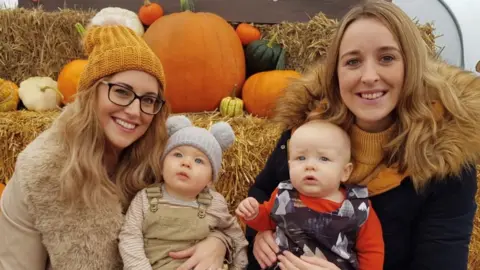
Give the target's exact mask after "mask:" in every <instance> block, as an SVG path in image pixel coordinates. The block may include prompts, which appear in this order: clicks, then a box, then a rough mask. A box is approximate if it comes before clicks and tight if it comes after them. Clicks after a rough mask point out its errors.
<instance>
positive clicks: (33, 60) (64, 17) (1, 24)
mask: <svg viewBox="0 0 480 270" xmlns="http://www.w3.org/2000/svg"><path fill="white" fill-rule="evenodd" d="M93 15H94V13H93V11H76V10H71V9H65V10H60V11H56V12H46V11H43V10H42V9H23V8H19V9H7V10H0V40H1V42H0V52H2V53H1V54H0V74H2V75H1V76H2V78H6V79H8V80H11V81H13V82H15V83H17V84H19V83H20V82H21V81H23V80H24V79H27V78H28V77H31V76H48V77H51V78H53V79H55V80H56V79H57V77H58V73H59V72H60V70H61V68H62V67H63V66H64V65H65V64H66V63H68V62H69V61H71V60H73V59H77V58H81V57H84V52H83V49H82V46H81V43H80V35H79V33H78V32H77V31H76V30H75V26H74V25H75V23H77V22H80V23H82V24H86V22H87V21H88V19H89V18H91V17H92V16H93Z"/></svg>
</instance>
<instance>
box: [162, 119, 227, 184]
mask: <svg viewBox="0 0 480 270" xmlns="http://www.w3.org/2000/svg"><path fill="white" fill-rule="evenodd" d="M167 128H168V134H169V136H170V137H169V138H168V141H167V144H166V146H165V150H164V153H163V155H162V160H163V159H164V158H165V156H166V155H167V154H168V153H170V151H172V150H173V149H174V148H176V147H179V146H182V145H188V146H193V147H195V148H197V149H198V150H200V151H202V152H203V153H204V154H205V155H206V156H207V157H208V159H209V160H210V163H211V164H212V170H213V181H216V180H217V178H218V173H219V171H220V168H221V166H222V156H223V152H224V151H225V150H227V149H228V148H229V147H230V146H231V145H232V144H233V142H234V141H235V134H234V132H233V129H232V127H231V126H230V125H229V124H228V123H226V122H218V123H215V124H213V125H212V126H211V128H210V130H207V129H204V128H200V127H196V126H193V124H192V122H191V121H190V120H189V119H188V118H187V117H185V116H183V115H175V116H170V117H169V118H168V119H167Z"/></svg>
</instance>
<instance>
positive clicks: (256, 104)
mask: <svg viewBox="0 0 480 270" xmlns="http://www.w3.org/2000/svg"><path fill="white" fill-rule="evenodd" d="M299 77H300V73H298V72H296V71H294V70H272V71H264V72H259V73H255V74H253V75H252V76H250V77H249V78H248V79H247V81H246V82H245V84H244V85H243V89H242V98H243V102H244V104H245V109H246V111H247V112H249V113H251V114H252V115H255V116H258V117H266V118H269V117H271V116H273V109H274V107H275V103H276V101H277V99H278V97H279V96H280V95H281V94H282V93H283V91H284V90H285V88H286V87H287V85H288V84H289V82H290V80H291V79H295V78H299Z"/></svg>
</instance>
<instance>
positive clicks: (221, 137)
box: [210, 122, 235, 151]
mask: <svg viewBox="0 0 480 270" xmlns="http://www.w3.org/2000/svg"><path fill="white" fill-rule="evenodd" d="M210 132H211V133H212V135H213V136H214V137H215V139H217V141H218V144H219V145H220V147H221V148H222V151H225V150H227V149H228V148H229V147H230V146H231V145H232V144H233V142H234V141H235V133H233V129H232V127H231V126H230V125H229V124H228V123H226V122H218V123H216V124H214V125H212V127H211V128H210Z"/></svg>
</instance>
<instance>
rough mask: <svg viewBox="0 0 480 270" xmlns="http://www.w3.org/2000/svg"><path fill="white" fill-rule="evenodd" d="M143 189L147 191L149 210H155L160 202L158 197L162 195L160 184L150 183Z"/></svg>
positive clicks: (153, 211)
mask: <svg viewBox="0 0 480 270" xmlns="http://www.w3.org/2000/svg"><path fill="white" fill-rule="evenodd" d="M145 191H146V192H147V198H148V204H149V210H150V212H152V213H155V212H157V210H158V204H159V203H160V199H161V198H162V197H163V194H162V187H161V185H160V184H153V185H150V186H148V187H147V188H146V189H145Z"/></svg>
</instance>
